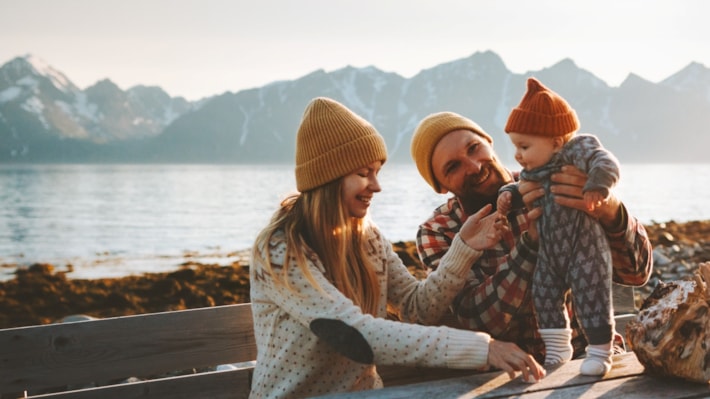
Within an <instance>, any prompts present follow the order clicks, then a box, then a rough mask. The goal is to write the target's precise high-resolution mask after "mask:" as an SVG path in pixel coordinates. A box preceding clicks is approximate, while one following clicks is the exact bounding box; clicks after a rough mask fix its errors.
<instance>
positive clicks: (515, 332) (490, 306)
mask: <svg viewBox="0 0 710 399" xmlns="http://www.w3.org/2000/svg"><path fill="white" fill-rule="evenodd" d="M411 152H412V158H414V161H415V163H416V165H417V169H418V170H419V173H420V174H421V176H422V177H423V178H424V180H426V182H427V183H429V185H430V186H431V187H432V188H433V189H434V191H436V192H437V193H452V194H453V196H452V197H451V198H449V200H448V201H447V202H446V203H444V204H442V205H441V206H439V207H438V208H437V209H436V210H434V213H433V215H432V216H431V217H430V218H429V219H428V220H427V221H425V222H424V223H423V224H421V225H420V227H419V231H418V232H417V250H418V252H419V256H420V258H421V260H422V261H423V262H424V264H425V265H426V266H427V267H429V268H430V269H436V268H437V266H438V264H439V261H440V260H441V257H442V256H443V255H444V254H445V253H446V251H447V249H448V248H449V247H450V245H451V240H452V239H453V237H454V235H455V234H456V232H457V231H458V230H459V228H460V227H461V224H462V223H463V222H464V221H465V220H466V218H467V217H468V216H469V215H471V214H473V213H475V212H476V211H478V210H479V209H481V208H482V207H483V206H485V205H486V204H492V205H493V206H494V207H495V206H496V199H497V196H498V189H499V188H500V187H502V186H503V185H504V184H506V183H509V182H512V181H513V180H517V174H514V173H512V172H510V171H509V170H507V169H506V168H505V167H504V166H503V165H502V164H501V162H500V161H499V160H498V157H497V155H496V154H495V152H494V150H493V139H492V138H491V137H490V136H489V135H488V134H487V133H486V132H485V131H484V130H483V129H481V127H480V126H478V125H477V124H476V123H474V122H473V121H471V120H470V119H468V118H465V117H463V116H461V115H459V114H456V113H453V112H440V113H436V114H432V115H429V116H427V117H426V118H424V120H422V121H421V122H420V124H419V126H418V127H417V129H416V130H415V132H414V136H413V137H412V144H411ZM552 180H553V182H555V184H554V185H553V187H552V189H551V191H552V192H553V193H554V194H555V201H556V202H558V203H559V204H561V205H563V206H569V207H572V208H576V209H579V210H582V211H586V208H585V206H584V201H583V199H582V187H583V185H584V183H585V182H586V176H585V175H584V174H583V173H581V172H580V171H579V170H577V169H576V168H574V167H565V168H563V170H562V172H561V173H557V174H555V175H554V176H553V179H552ZM542 190H543V189H542V188H541V186H540V185H539V184H538V183H532V182H521V184H520V192H521V194H523V198H524V201H525V203H526V204H528V205H530V204H532V203H533V201H534V200H535V199H536V198H539V197H540V196H542V194H543V191H542ZM540 213H541V211H540V209H531V210H529V211H528V210H526V209H523V210H518V211H514V212H512V213H511V214H510V215H509V216H508V222H509V224H510V232H509V233H508V234H506V235H505V236H504V238H503V239H502V240H501V241H500V243H499V244H498V245H497V246H496V247H494V248H492V249H489V250H485V251H483V253H482V255H481V256H480V257H479V258H478V260H477V261H476V262H475V263H474V264H473V265H471V272H470V275H469V279H468V282H467V284H466V286H465V287H464V289H463V290H462V291H461V292H460V294H459V295H458V296H457V297H456V299H455V300H454V303H453V305H452V309H453V312H454V314H455V315H456V317H457V319H458V321H459V322H460V323H461V324H462V325H463V326H464V327H466V328H469V329H472V330H480V331H485V332H488V333H489V334H491V335H492V336H493V337H494V338H496V339H501V340H507V341H511V342H515V343H517V344H518V345H519V346H520V347H521V348H523V349H524V350H525V351H527V352H528V353H530V354H532V355H533V356H535V358H536V360H538V362H541V363H542V362H544V358H545V352H544V344H543V342H542V340H541V338H540V335H539V332H538V328H537V321H536V319H535V315H534V312H533V306H532V300H531V281H532V274H533V269H534V267H535V262H536V258H537V244H538V235H537V231H536V229H535V223H532V222H533V221H534V220H535V219H536V218H537V217H539V216H540ZM590 214H591V215H592V216H593V217H595V218H597V219H598V220H599V221H600V222H601V224H602V225H603V227H604V230H605V231H606V233H607V236H608V237H609V243H610V246H611V248H612V259H613V280H614V281H615V282H617V283H621V284H626V285H631V286H640V285H643V284H645V283H646V281H647V280H648V277H649V276H650V274H651V270H652V267H653V265H652V256H651V254H652V247H651V243H650V241H649V240H648V236H647V234H646V230H645V228H644V227H643V225H642V224H641V223H640V222H639V221H638V220H636V219H635V218H634V217H632V216H631V215H629V214H628V213H627V211H626V208H625V207H624V205H623V204H622V203H621V202H620V201H619V200H618V199H617V198H616V197H615V196H613V195H611V196H610V198H609V199H608V200H607V201H606V202H605V203H603V204H602V206H600V207H597V208H596V209H595V210H594V211H592V212H591V213H590ZM490 217H495V216H490ZM567 305H568V310H569V312H570V316H572V317H570V319H571V327H572V330H573V333H572V337H573V341H572V345H573V347H574V357H578V356H580V355H582V354H583V353H584V350H585V348H586V346H587V341H586V339H585V337H584V335H583V333H582V330H581V328H580V326H579V324H578V323H577V320H576V318H575V317H574V310H573V309H572V307H571V300H570V298H568V300H567ZM617 339H618V340H617V341H616V342H617V344H620V345H621V346H622V347H623V340H622V339H621V337H620V336H619V337H617Z"/></svg>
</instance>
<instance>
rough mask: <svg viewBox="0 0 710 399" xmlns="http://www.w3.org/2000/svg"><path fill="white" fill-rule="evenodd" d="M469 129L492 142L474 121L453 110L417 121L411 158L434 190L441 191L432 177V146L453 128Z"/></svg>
mask: <svg viewBox="0 0 710 399" xmlns="http://www.w3.org/2000/svg"><path fill="white" fill-rule="evenodd" d="M461 129H463V130H470V131H472V132H474V133H476V134H477V135H479V136H481V137H483V138H484V139H486V140H487V141H488V142H489V143H491V144H493V139H492V138H491V136H489V135H488V133H486V132H485V130H483V129H482V128H481V127H480V126H478V125H477V124H476V122H474V121H472V120H470V119H468V118H465V117H463V116H461V115H459V114H456V113H454V112H439V113H435V114H431V115H429V116H427V117H426V118H424V119H423V120H422V121H421V122H419V126H417V128H416V130H414V135H413V136H412V147H411V151H412V158H413V159H414V162H415V163H416V164H417V169H418V170H419V174H420V175H422V177H423V178H424V180H426V182H427V183H429V185H430V186H431V187H432V188H433V189H434V191H436V192H437V193H441V187H439V182H438V181H436V179H435V178H434V171H433V169H432V167H431V157H432V155H434V147H436V145H437V144H438V143H439V140H441V138H442V137H444V136H446V135H447V134H448V133H451V132H453V131H454V130H461Z"/></svg>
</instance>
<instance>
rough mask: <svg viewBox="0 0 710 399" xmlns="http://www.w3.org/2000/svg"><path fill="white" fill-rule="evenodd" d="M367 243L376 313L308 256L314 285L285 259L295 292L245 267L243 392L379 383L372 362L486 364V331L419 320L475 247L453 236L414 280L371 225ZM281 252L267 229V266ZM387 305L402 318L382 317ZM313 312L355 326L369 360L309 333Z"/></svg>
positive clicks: (281, 244) (452, 287)
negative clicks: (247, 302) (251, 361)
mask: <svg viewBox="0 0 710 399" xmlns="http://www.w3.org/2000/svg"><path fill="white" fill-rule="evenodd" d="M368 241H369V242H368V247H369V248H370V250H369V254H368V255H369V256H370V257H371V260H372V264H373V265H376V266H375V267H376V268H377V276H378V281H379V284H380V293H381V297H380V302H379V303H380V306H379V311H378V314H377V317H373V316H372V315H369V314H363V312H362V311H361V309H360V308H359V307H358V306H356V305H354V304H353V302H352V301H351V300H350V299H348V298H347V297H345V296H343V295H342V294H341V293H340V291H338V290H337V289H336V288H335V287H334V286H333V285H332V284H331V283H330V282H329V281H328V280H327V279H326V278H325V275H324V268H323V265H322V263H321V262H320V260H319V259H318V258H316V257H312V258H311V259H309V261H308V266H309V268H310V272H311V273H312V274H313V276H314V277H315V279H316V281H317V282H318V284H319V285H320V287H321V289H320V290H319V289H317V288H314V287H313V286H312V285H311V283H310V282H309V281H308V280H307V278H306V277H305V275H304V274H303V272H302V271H301V270H300V268H299V267H298V266H296V264H295V262H294V261H293V260H291V266H290V267H289V268H288V276H287V278H288V280H289V282H290V283H291V286H292V287H293V288H295V289H296V291H297V292H293V291H290V290H289V289H287V288H286V287H284V286H283V285H275V284H274V281H273V279H272V278H271V277H270V275H268V274H267V273H265V271H264V270H263V269H262V268H261V267H256V266H252V269H251V271H250V277H251V302H252V311H253V316H254V333H255V336H256V343H257V363H256V368H255V370H254V376H253V378H252V390H251V395H250V398H300V397H310V396H316V395H323V394H327V393H335V392H347V391H355V390H366V389H373V388H381V387H382V380H381V379H380V377H379V375H378V374H377V370H376V367H375V364H379V365H393V364H399V365H416V366H438V367H449V368H466V369H469V368H470V369H478V368H482V367H484V366H485V365H486V363H487V359H488V343H489V340H490V337H489V335H488V334H485V333H479V332H473V331H464V330H456V329H452V328H448V327H431V326H424V325H422V324H428V323H434V322H436V321H438V320H440V319H441V317H442V316H443V315H444V313H445V312H446V311H447V309H448V307H449V305H450V304H451V301H452V300H453V298H454V297H455V296H456V294H457V293H458V292H459V291H460V290H461V289H462V288H463V286H464V283H465V281H466V276H467V274H468V273H469V267H468V266H469V265H470V264H471V263H473V262H474V261H475V260H476V259H477V257H478V256H480V252H479V251H476V250H474V249H472V248H470V247H468V246H467V245H466V244H465V243H464V242H463V241H462V240H461V238H456V239H455V240H454V242H453V245H452V246H451V249H450V250H449V251H448V252H447V254H446V255H445V256H444V258H443V259H442V261H441V264H440V266H439V268H438V269H437V270H436V271H435V272H433V273H431V274H430V275H429V276H428V277H427V279H426V280H424V281H419V280H417V279H415V278H414V277H413V276H412V275H411V274H410V272H409V270H407V268H406V266H405V265H404V264H403V263H402V260H401V259H400V258H399V256H398V255H397V254H396V253H395V252H394V250H393V249H392V246H391V244H390V242H389V241H387V240H386V239H385V238H384V237H382V235H381V234H380V232H379V231H378V230H376V229H373V230H372V233H371V235H370V236H369V240H368ZM285 250H286V243H285V238H284V236H283V234H281V233H277V234H275V235H274V236H273V237H272V240H271V243H270V247H269V251H270V255H271V262H272V265H273V268H274V270H282V269H281V265H283V264H284V261H285V260H284V253H285ZM387 304H389V305H390V306H392V307H393V308H394V309H396V310H397V311H398V312H399V315H400V317H401V318H402V320H405V321H407V322H409V323H405V322H396V321H391V320H387V319H385V317H386V315H387ZM318 318H327V319H337V320H341V321H343V322H344V323H346V324H347V325H349V326H352V327H354V328H355V329H357V330H358V332H359V333H360V334H362V336H363V337H364V338H365V339H366V341H367V343H368V344H369V345H370V347H371V348H372V351H373V353H374V364H361V363H357V362H355V361H352V360H350V359H348V358H346V357H345V356H343V355H341V354H339V353H338V352H336V351H335V350H334V349H333V347H331V346H330V345H329V344H328V343H326V342H325V341H323V340H321V339H319V338H318V337H317V336H316V335H314V333H313V332H311V330H310V329H309V325H310V323H311V321H313V320H314V319H318ZM410 323H411V324H410Z"/></svg>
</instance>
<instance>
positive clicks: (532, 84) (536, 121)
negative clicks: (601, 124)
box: [505, 78, 579, 137]
mask: <svg viewBox="0 0 710 399" xmlns="http://www.w3.org/2000/svg"><path fill="white" fill-rule="evenodd" d="M578 129H579V119H577V113H576V112H575V111H574V109H572V107H570V105H569V104H568V103H567V101H565V99H564V98H562V97H561V96H560V95H559V94H557V93H555V92H554V91H552V90H550V89H548V88H547V87H545V86H543V84H542V83H540V82H539V81H538V80H537V79H535V78H529V79H528V90H527V92H526V93H525V95H524V96H523V99H522V100H520V104H519V105H518V106H517V107H516V108H514V109H513V111H512V112H511V113H510V116H509V117H508V122H507V123H506V124H505V132H506V133H522V134H534V135H537V136H549V137H557V136H564V135H566V134H568V133H572V132H575V131H577V130H578Z"/></svg>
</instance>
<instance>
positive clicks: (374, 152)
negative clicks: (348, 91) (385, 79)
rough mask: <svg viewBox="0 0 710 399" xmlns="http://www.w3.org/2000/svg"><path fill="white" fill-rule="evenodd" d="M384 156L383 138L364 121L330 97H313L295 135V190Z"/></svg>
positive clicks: (326, 180) (341, 175) (317, 184)
mask: <svg viewBox="0 0 710 399" xmlns="http://www.w3.org/2000/svg"><path fill="white" fill-rule="evenodd" d="M386 159H387V147H386V146H385V141H384V139H383V138H382V136H381V135H380V134H379V133H378V132H377V130H376V129H375V127H374V126H372V125H371V124H370V123H369V122H368V121H366V120H365V119H363V118H362V117H360V116H358V115H357V114H355V113H354V112H352V111H351V110H349V109H348V108H347V107H345V106H344V105H343V104H340V103H339V102H337V101H335V100H332V99H330V98H326V97H318V98H314V99H313V100H311V102H310V103H309V104H308V106H307V107H306V110H305V112H304V113H303V118H302V119H301V125H300V126H299V128H298V134H297V136H296V188H297V189H298V191H301V192H303V191H308V190H311V189H313V188H316V187H318V186H322V185H324V184H326V183H329V182H331V181H333V180H336V179H338V178H340V177H343V176H345V175H347V174H349V173H352V172H353V171H354V170H356V169H358V168H362V167H363V166H366V165H369V164H371V163H372V162H375V161H382V162H384V161H385V160H386Z"/></svg>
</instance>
